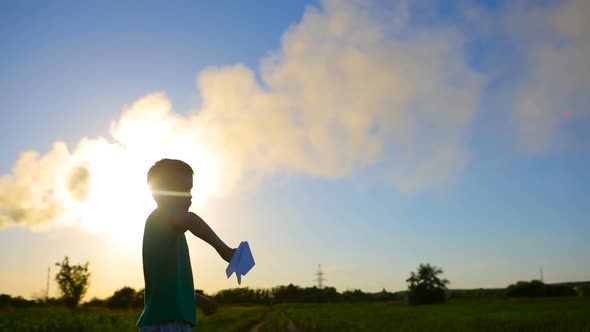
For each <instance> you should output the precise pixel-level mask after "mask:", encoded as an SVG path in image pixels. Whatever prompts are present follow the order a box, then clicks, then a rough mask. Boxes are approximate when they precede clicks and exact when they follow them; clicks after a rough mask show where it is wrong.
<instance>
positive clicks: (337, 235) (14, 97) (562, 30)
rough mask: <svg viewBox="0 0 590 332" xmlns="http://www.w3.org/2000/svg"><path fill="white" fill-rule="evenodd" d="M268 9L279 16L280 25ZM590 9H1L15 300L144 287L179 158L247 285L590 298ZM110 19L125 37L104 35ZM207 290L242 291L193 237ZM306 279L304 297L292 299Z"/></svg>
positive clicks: (497, 0) (0, 67) (2, 222)
mask: <svg viewBox="0 0 590 332" xmlns="http://www.w3.org/2000/svg"><path fill="white" fill-rule="evenodd" d="M261 13H263V14H261ZM588 16H590V2H588V1H585V0H555V1H544V2H542V3H541V2H538V1H523V2H520V3H518V4H515V3H513V2H509V1H501V0H493V1H492V0H470V1H464V2H461V3H452V4H450V3H448V2H445V1H434V2H428V1H399V2H396V3H390V2H387V1H380V0H375V1H368V2H363V1H352V0H351V1H346V2H340V1H333V0H325V1H319V0H317V1H316V0H309V1H307V0H306V1H292V2H281V3H277V2H273V1H261V2H256V3H254V4H251V3H247V2H238V3H235V2H232V3H230V2H219V3H214V4H204V3H197V4H195V3H184V2H175V3H159V2H151V1H148V2H145V3H142V4H141V6H140V5H137V4H131V3H117V2H101V3H74V2H68V1H55V2H51V3H41V4H32V3H16V2H14V3H13V2H4V3H1V4H0V31H2V32H4V33H2V34H1V35H2V36H3V37H2V38H1V39H0V40H1V43H2V44H1V45H2V48H3V52H2V54H0V87H1V89H0V112H1V121H0V131H1V132H2V133H3V138H4V139H3V142H2V143H1V145H0V152H1V153H0V265H1V266H2V269H1V270H0V294H9V295H11V296H12V295H14V296H22V297H24V298H31V297H34V296H36V294H39V293H40V292H43V290H44V289H45V287H46V282H47V280H46V278H47V268H48V267H50V268H51V274H52V275H51V281H50V282H51V285H50V287H49V288H50V295H55V296H57V294H58V293H57V289H58V287H57V284H56V283H55V280H54V276H55V271H56V270H55V269H56V267H55V263H56V262H59V261H60V260H61V259H62V258H63V257H64V256H68V257H70V260H71V262H72V263H73V264H78V263H84V262H89V263H90V264H89V267H90V271H91V272H92V276H91V279H90V288H89V291H88V294H87V295H86V297H85V298H84V300H88V299H90V298H92V297H98V298H105V297H107V296H110V295H112V294H113V292H114V291H115V290H117V289H119V288H121V287H124V286H129V287H132V288H134V289H141V288H143V282H144V281H143V270H142V261H141V249H142V248H141V243H142V236H143V227H144V223H145V220H146V217H147V216H148V214H149V213H150V211H151V210H152V209H153V208H154V207H155V203H154V202H153V200H152V197H151V195H150V192H149V188H148V186H147V184H146V181H145V178H146V174H147V170H148V169H149V167H150V166H151V165H153V163H154V162H155V161H157V160H159V159H161V158H178V159H182V160H184V161H186V162H188V163H189V164H190V165H191V166H192V168H193V169H194V171H195V175H194V188H193V191H192V195H193V206H192V207H191V211H194V212H197V213H198V214H199V216H201V217H203V219H204V220H205V221H206V222H207V223H208V224H209V225H210V226H211V227H212V228H213V229H214V230H215V232H216V233H217V234H218V235H219V236H220V237H221V238H222V239H223V240H224V241H225V242H226V243H227V244H228V245H230V246H232V247H237V245H238V244H239V243H240V242H241V241H248V242H249V243H250V245H251V248H252V252H253V255H254V258H255V260H256V266H255V267H254V268H253V269H252V270H251V271H250V272H249V273H248V275H246V276H244V277H243V279H242V285H241V286H240V287H250V288H254V289H257V288H260V289H266V288H269V286H268V285H283V284H285V283H287V284H288V283H293V284H295V285H301V287H308V285H313V278H314V273H315V272H316V271H317V270H316V267H317V266H318V264H322V267H323V269H325V271H326V273H327V277H328V284H329V286H333V287H335V288H336V289H340V290H343V289H362V290H363V291H366V292H375V291H379V290H381V289H405V288H406V287H405V280H406V278H407V277H408V276H409V274H410V272H411V271H414V270H415V269H416V268H417V266H418V265H419V264H421V263H431V264H433V265H435V266H438V267H441V268H442V269H443V270H444V271H445V272H444V275H443V276H444V277H445V278H447V279H449V280H450V282H451V284H450V286H451V287H457V288H459V289H475V288H504V287H507V286H508V285H510V284H512V283H514V282H516V281H518V280H532V279H535V278H536V277H537V276H538V275H539V268H540V267H542V269H543V275H544V280H545V282H546V283H559V282H572V281H573V280H590V265H588V264H587V262H588V261H590V254H589V253H590V243H589V242H588V241H587V240H586V237H587V236H586V235H587V234H590V223H589V222H588V216H589V215H590V206H588V204H587V199H584V197H590V188H589V187H588V185H587V183H590V175H589V174H588V172H587V170H588V169H589V166H590V144H589V142H590V109H588V106H587V105H589V102H590V79H589V77H590V75H588V74H589V73H590V67H589V61H588V60H587V59H590V46H589V45H590V23H589V21H588V20H587V19H585V18H586V17H588ZM105 22H109V24H105ZM186 237H187V243H188V246H189V251H190V256H191V262H192V269H193V278H194V284H195V288H197V289H202V290H204V291H205V292H206V293H215V292H217V291H219V290H223V289H229V288H235V287H237V286H238V285H237V283H236V281H235V278H229V279H228V278H226V276H225V268H226V266H227V264H226V263H225V262H224V261H223V260H222V259H221V258H219V256H218V255H217V253H216V252H215V250H214V249H213V248H211V247H209V246H208V245H207V244H205V243H204V242H203V241H201V240H199V239H196V238H194V237H193V236H192V234H190V233H188V234H187V235H186ZM287 281H288V282H287Z"/></svg>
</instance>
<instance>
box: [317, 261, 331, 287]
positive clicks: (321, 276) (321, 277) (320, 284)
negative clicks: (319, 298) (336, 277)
mask: <svg viewBox="0 0 590 332" xmlns="http://www.w3.org/2000/svg"><path fill="white" fill-rule="evenodd" d="M324 274H325V273H324V272H322V264H319V265H318V272H317V273H315V274H314V275H316V276H318V277H317V278H316V279H315V280H314V281H317V282H318V288H320V289H321V288H323V287H324V284H323V282H324V281H328V280H327V279H324Z"/></svg>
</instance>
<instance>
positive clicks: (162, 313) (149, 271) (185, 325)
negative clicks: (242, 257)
mask: <svg viewBox="0 0 590 332" xmlns="http://www.w3.org/2000/svg"><path fill="white" fill-rule="evenodd" d="M193 174H194V173H193V169H192V168H191V167H190V166H189V165H188V164H187V163H185V162H183V161H180V160H173V159H162V160H160V161H158V162H156V163H155V164H154V165H153V166H152V167H151V168H150V170H149V171H148V175H147V181H148V184H149V186H150V189H151V190H152V195H153V197H154V199H155V201H156V203H157V204H158V207H157V208H156V209H155V210H154V211H153V212H152V213H151V214H150V216H149V217H148V218H147V221H146V224H145V229H144V233H143V276H144V280H145V300H144V309H143V312H142V314H141V317H140V318H139V320H138V321H137V325H138V326H139V330H140V332H152V331H170V332H172V331H182V332H184V331H192V326H195V325H196V324H197V314H196V299H195V296H196V295H195V287H194V285H193V273H192V268H191V262H190V257H189V252H188V246H187V244H186V238H185V236H184V233H185V232H186V231H187V230H188V231H190V232H191V233H193V234H194V235H195V236H196V237H198V238H200V239H202V240H203V241H205V242H207V243H209V244H210V245H211V246H212V247H213V248H215V250H217V252H218V253H219V255H220V256H221V258H223V259H224V260H225V261H227V262H229V261H230V260H231V258H232V256H233V254H234V252H235V251H236V249H232V248H230V247H228V246H227V245H226V244H225V243H223V241H221V239H219V237H218V236H217V235H216V234H215V232H213V230H212V229H211V228H210V227H209V226H208V225H207V224H206V223H205V221H203V219H201V218H200V217H199V216H197V215H196V214H194V213H192V212H188V208H189V207H190V205H191V193H190V191H191V189H192V187H193ZM198 297H199V304H200V305H201V304H202V305H204V306H205V308H204V309H205V312H206V313H212V312H213V311H215V303H214V302H213V301H211V300H209V299H207V298H204V297H202V296H200V295H198ZM201 300H203V301H201Z"/></svg>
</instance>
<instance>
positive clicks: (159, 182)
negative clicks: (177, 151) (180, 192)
mask: <svg viewBox="0 0 590 332" xmlns="http://www.w3.org/2000/svg"><path fill="white" fill-rule="evenodd" d="M193 174H194V172H193V169H192V168H191V166H190V165H189V164H187V163H185V162H184V161H182V160H176V159H162V160H159V161H157V162H156V163H155V164H154V165H153V166H152V167H151V168H150V170H149V171H148V174H147V182H148V185H149V186H150V188H151V189H152V191H153V190H177V189H178V188H173V187H172V186H174V183H173V182H174V181H171V180H173V179H174V177H175V176H177V175H188V176H193Z"/></svg>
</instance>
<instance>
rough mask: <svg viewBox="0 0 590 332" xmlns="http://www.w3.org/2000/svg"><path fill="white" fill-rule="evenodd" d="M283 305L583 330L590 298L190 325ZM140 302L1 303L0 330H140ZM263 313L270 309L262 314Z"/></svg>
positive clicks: (212, 327) (373, 322) (374, 306)
mask: <svg viewBox="0 0 590 332" xmlns="http://www.w3.org/2000/svg"><path fill="white" fill-rule="evenodd" d="M282 312H285V313H286V314H287V315H288V316H289V317H290V318H291V319H292V320H293V321H295V323H297V325H298V326H299V327H302V328H303V329H305V330H306V331H308V332H311V331H586V332H590V299H588V298H562V299H520V300H489V299H488V300H482V301H451V302H449V303H447V304H443V305H428V306H416V307H409V306H407V305H404V304H402V303H392V302H387V303H359V304H354V303H337V304H280V305H275V306H273V307H272V308H269V307H264V306H220V308H219V311H218V312H217V313H216V314H214V315H212V316H205V315H202V314H200V313H199V315H198V317H199V325H198V326H197V328H195V329H194V331H204V332H215V331H224V332H231V331H238V332H243V331H248V328H249V327H251V326H253V325H254V324H256V322H259V321H261V320H262V319H263V318H264V319H265V322H266V323H265V324H264V325H263V326H262V327H261V328H260V330H259V332H273V331H286V326H287V323H288V321H287V319H286V318H285V317H284V316H283V314H282ZM140 313H141V310H115V311H112V310H108V309H106V308H83V309H79V310H77V311H75V312H70V311H69V310H67V309H66V308H61V307H40V308H25V309H2V310H0V331H11V332H12V331H15V332H19V331H23V332H25V331H36V332H43V331H63V332H70V331H89V332H90V331H137V327H136V326H135V323H136V321H137V319H138V317H139V315H140ZM267 313H268V314H267Z"/></svg>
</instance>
